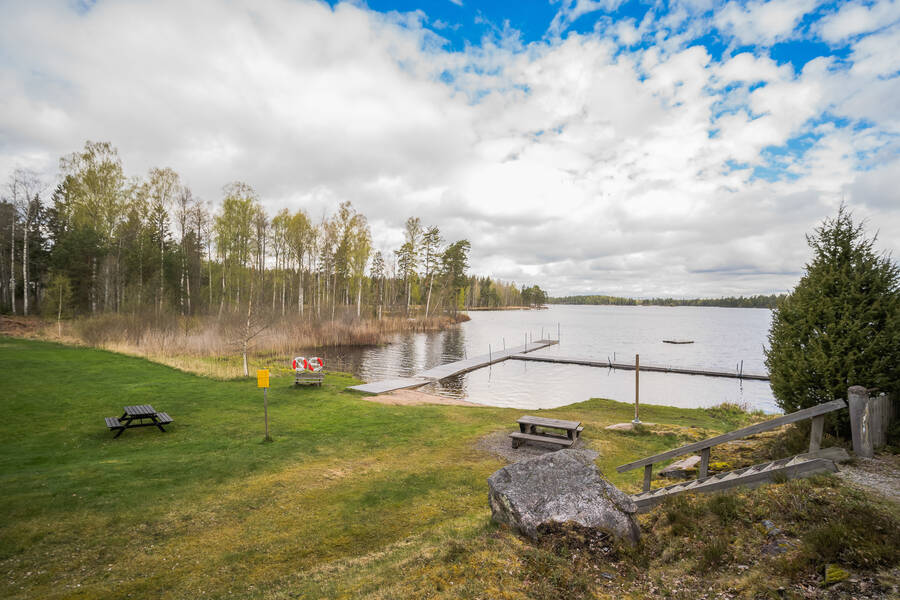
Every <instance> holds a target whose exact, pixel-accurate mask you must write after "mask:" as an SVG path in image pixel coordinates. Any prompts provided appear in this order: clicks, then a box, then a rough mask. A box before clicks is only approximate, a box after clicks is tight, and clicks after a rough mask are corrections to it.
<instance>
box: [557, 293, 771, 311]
mask: <svg viewBox="0 0 900 600" xmlns="http://www.w3.org/2000/svg"><path fill="white" fill-rule="evenodd" d="M784 297H785V295H784V294H778V295H776V294H771V295H768V296H765V295H756V296H737V297H734V296H728V297H722V298H682V299H676V298H646V299H644V298H640V299H639V298H623V297H619V296H605V295H600V294H597V295H581V296H560V297H558V298H549V299H548V300H547V303H548V304H567V305H571V306H700V307H717V308H769V309H773V308H777V307H778V301H779V300H781V299H782V298H784Z"/></svg>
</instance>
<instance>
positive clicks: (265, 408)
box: [263, 387, 271, 441]
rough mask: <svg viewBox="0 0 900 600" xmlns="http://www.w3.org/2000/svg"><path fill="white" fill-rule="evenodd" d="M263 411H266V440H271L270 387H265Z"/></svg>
mask: <svg viewBox="0 0 900 600" xmlns="http://www.w3.org/2000/svg"><path fill="white" fill-rule="evenodd" d="M263 412H265V413H266V441H269V439H271V438H269V388H267V387H264V388H263Z"/></svg>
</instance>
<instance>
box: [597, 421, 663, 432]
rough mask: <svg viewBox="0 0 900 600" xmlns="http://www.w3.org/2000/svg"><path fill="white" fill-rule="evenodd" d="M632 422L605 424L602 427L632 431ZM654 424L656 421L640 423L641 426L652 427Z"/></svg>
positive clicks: (610, 429) (611, 429) (609, 429)
mask: <svg viewBox="0 0 900 600" xmlns="http://www.w3.org/2000/svg"><path fill="white" fill-rule="evenodd" d="M634 425H635V424H634V423H631V422H629V423H615V424H614V425H607V426H606V427H604V429H606V430H607V431H634ZM654 425H656V423H640V424H639V426H641V427H652V426H654Z"/></svg>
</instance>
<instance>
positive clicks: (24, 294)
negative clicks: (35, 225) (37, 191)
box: [22, 210, 31, 316]
mask: <svg viewBox="0 0 900 600" xmlns="http://www.w3.org/2000/svg"><path fill="white" fill-rule="evenodd" d="M30 214H31V210H26V212H25V215H26V216H25V229H24V230H23V231H22V314H24V315H25V316H28V221H30V218H29V215H30Z"/></svg>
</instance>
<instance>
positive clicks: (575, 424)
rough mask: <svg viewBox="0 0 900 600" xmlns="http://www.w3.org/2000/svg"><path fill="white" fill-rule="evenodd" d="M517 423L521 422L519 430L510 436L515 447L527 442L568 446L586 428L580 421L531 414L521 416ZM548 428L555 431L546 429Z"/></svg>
mask: <svg viewBox="0 0 900 600" xmlns="http://www.w3.org/2000/svg"><path fill="white" fill-rule="evenodd" d="M516 423H518V424H519V431H517V432H513V433H511V434H509V437H510V438H512V447H513V448H518V447H519V446H521V445H522V444H524V443H526V442H539V443H542V444H555V445H557V446H559V447H561V448H568V447H569V446H572V445H573V444H574V443H575V442H577V441H578V438H579V437H580V436H581V432H582V431H583V430H584V427H582V425H581V422H580V421H564V420H562V419H548V418H545V417H534V416H531V415H524V416H522V417H519V419H517V420H516ZM538 428H540V429H538ZM547 429H551V430H554V431H546V430H547ZM563 432H564V433H563Z"/></svg>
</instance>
